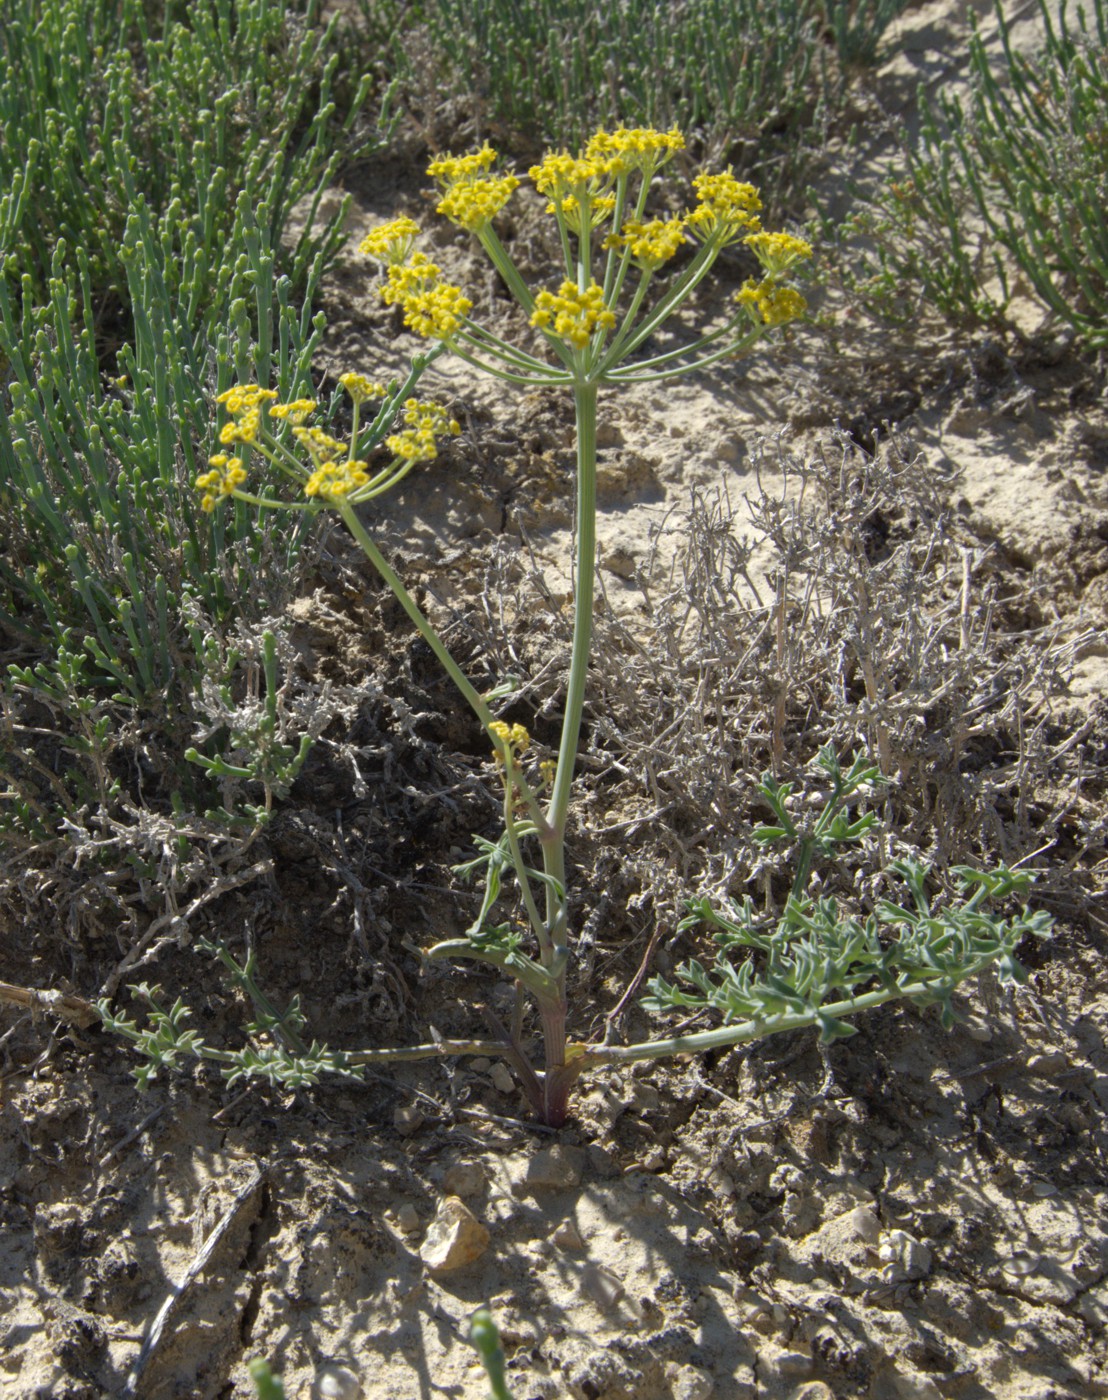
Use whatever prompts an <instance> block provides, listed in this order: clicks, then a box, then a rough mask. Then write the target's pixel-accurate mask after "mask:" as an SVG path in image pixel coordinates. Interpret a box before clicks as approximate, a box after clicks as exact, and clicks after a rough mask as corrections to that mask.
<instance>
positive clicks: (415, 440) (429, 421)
mask: <svg viewBox="0 0 1108 1400" xmlns="http://www.w3.org/2000/svg"><path fill="white" fill-rule="evenodd" d="M404 422H405V423H406V424H407V425H408V426H407V427H406V428H403V429H401V431H400V432H398V433H394V434H393V435H392V437H388V438H386V439H385V446H386V447H387V448H388V449H389V451H390V452H391V453H392V454H393V456H394V457H399V458H401V460H402V461H405V462H431V461H433V460H434V459H435V456H436V455H437V452H438V448H437V447H436V444H435V439H436V438H438V437H445V436H446V435H447V434H450V435H451V436H454V437H456V436H457V434H458V433H460V432H461V431H462V428H461V424H460V423H458V422H457V421H456V420H455V419H453V418H448V417H447V416H446V410H445V409H444V408H443V407H442V405H441V404H437V403H420V402H419V401H418V400H417V399H409V400H408V401H407V403H405V405H404Z"/></svg>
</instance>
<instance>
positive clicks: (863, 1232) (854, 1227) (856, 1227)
mask: <svg viewBox="0 0 1108 1400" xmlns="http://www.w3.org/2000/svg"><path fill="white" fill-rule="evenodd" d="M846 1223H847V1225H848V1226H849V1227H850V1231H851V1233H852V1234H853V1235H854V1237H855V1239H859V1240H863V1241H864V1242H865V1243H866V1244H876V1243H877V1242H878V1240H879V1239H880V1238H881V1222H880V1220H878V1218H877V1215H876V1212H874V1211H873V1210H871V1209H870V1207H869V1206H855V1208H854V1209H853V1210H852V1211H849V1212H848V1213H847V1217H846Z"/></svg>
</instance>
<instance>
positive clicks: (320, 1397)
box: [311, 1362, 362, 1400]
mask: <svg viewBox="0 0 1108 1400" xmlns="http://www.w3.org/2000/svg"><path fill="white" fill-rule="evenodd" d="M311 1395H312V1400H362V1383H361V1381H359V1379H358V1377H357V1376H356V1375H355V1374H354V1372H353V1371H351V1370H349V1369H348V1368H347V1367H346V1366H338V1365H336V1364H335V1363H334V1362H327V1363H326V1365H323V1366H320V1367H319V1369H318V1370H317V1371H316V1373H315V1378H314V1379H313V1381H312V1390H311Z"/></svg>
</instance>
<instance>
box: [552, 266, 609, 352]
mask: <svg viewBox="0 0 1108 1400" xmlns="http://www.w3.org/2000/svg"><path fill="white" fill-rule="evenodd" d="M615 323H616V318H615V314H614V313H613V312H612V311H611V310H610V308H609V307H607V306H605V304H604V291H603V289H602V288H601V287H598V286H597V284H596V283H595V282H593V283H591V284H590V285H589V286H588V287H587V288H586V289H585V291H583V292H581V291H578V289H577V287H576V286H575V285H574V283H572V282H568V281H567V282H563V283H562V285H561V289H560V290H559V291H558V292H556V293H555V292H540V293H539V294H538V296H537V297H536V298H535V310H534V313H533V314H532V316H531V324H532V325H533V326H538V327H539V328H540V329H542V330H552V331H553V333H554V334H555V335H559V336H561V337H562V339H563V340H568V341H569V343H570V345H573V346H575V347H576V348H577V349H578V350H583V349H584V347H585V346H586V345H588V343H589V341H590V340H591V339H592V337H593V333H594V332H595V331H597V330H606V331H610V330H611V329H612V328H613V326H614V325H615Z"/></svg>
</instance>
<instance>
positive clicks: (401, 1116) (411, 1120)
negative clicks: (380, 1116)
mask: <svg viewBox="0 0 1108 1400" xmlns="http://www.w3.org/2000/svg"><path fill="white" fill-rule="evenodd" d="M392 1126H393V1127H394V1128H395V1129H396V1131H397V1132H398V1133H399V1134H400V1135H401V1137H411V1135H412V1134H413V1133H417V1132H419V1130H420V1128H422V1127H423V1113H422V1112H421V1111H420V1109H419V1108H417V1107H416V1105H415V1104H401V1106H400V1107H399V1108H398V1109H395V1110H394V1111H393V1115H392Z"/></svg>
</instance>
